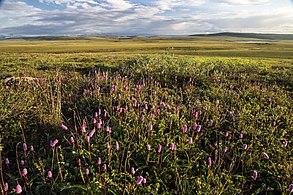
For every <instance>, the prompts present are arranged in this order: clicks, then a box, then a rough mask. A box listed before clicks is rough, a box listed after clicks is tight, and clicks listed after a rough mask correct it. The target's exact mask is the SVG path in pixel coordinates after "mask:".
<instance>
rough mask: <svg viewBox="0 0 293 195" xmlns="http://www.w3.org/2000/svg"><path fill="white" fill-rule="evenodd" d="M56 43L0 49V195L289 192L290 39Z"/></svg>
mask: <svg viewBox="0 0 293 195" xmlns="http://www.w3.org/2000/svg"><path fill="white" fill-rule="evenodd" d="M47 39H52V37H49V38H47ZM60 39H62V40H9V41H0V67H1V72H0V78H1V79H2V81H4V79H5V78H9V77H12V76H16V77H19V78H17V80H15V81H11V82H9V83H2V84H1V85H0V94H1V95H0V128H1V144H2V146H3V148H2V147H1V150H0V152H1V155H0V156H1V158H2V160H1V159H0V165H1V166H0V168H1V170H0V176H1V177H0V183H1V185H0V187H1V188H0V191H1V192H3V191H4V189H5V185H6V183H7V184H8V185H9V187H8V194H13V193H14V190H15V188H16V185H17V184H19V185H20V186H21V187H22V190H23V191H25V192H27V193H34V194H46V193H47V194H54V193H56V194H68V193H72V194H180V193H182V194H229V193H230V194H289V193H290V192H289V190H290V187H289V185H290V184H292V182H293V172H292V166H293V153H292V151H293V150H292V144H293V142H292V139H291V138H292V132H293V129H292V127H293V122H292V119H293V115H292V113H293V107H292V105H293V104H292V103H293V101H292V97H293V96H292V94H293V93H292V92H293V88H292V86H293V75H292V73H293V60H292V55H291V54H292V47H293V46H292V42H290V41H278V42H272V43H269V44H263V43H262V44H259V43H253V44H252V43H238V41H239V39H238V38H229V41H226V40H227V37H224V38H223V37H222V38H220V39H219V38H215V37H150V38H144V37H133V38H127V37H126V38H125V37H120V38H119V37H83V38H82V39H81V38H78V37H77V38H76V37H71V38H70V39H68V40H64V37H62V38H60ZM72 39H74V40H72ZM76 39H78V40H76ZM85 39H86V40H85ZM241 39H242V38H241ZM256 48H257V49H256ZM26 77H33V78H38V79H34V80H28V79H27V78H26ZM100 122H101V124H100V125H98V123H100ZM62 124H65V125H66V126H67V127H68V129H67V130H64V129H62V128H61V125H62ZM151 125H152V126H153V129H152V130H149V128H150V126H151ZM185 126H186V132H185V130H184V129H185ZM199 126H201V129H200V130H199ZM195 127H196V128H195ZM109 128H111V132H109V131H108V130H109ZM93 129H95V132H94V133H93V135H92V137H91V138H89V137H88V138H87V136H89V135H90V134H91V132H93V131H92V130H93ZM71 137H72V138H71ZM190 138H192V143H191V142H190ZM71 139H73V140H74V142H71V141H70V140H71ZM54 140H58V143H57V144H56V145H52V141H54ZM88 140H90V141H89V142H88ZM50 141H51V145H50ZM24 143H25V144H26V145H27V146H28V148H30V146H31V145H33V147H34V151H33V152H31V151H29V149H28V150H25V149H24V147H23V144H24ZM116 143H118V144H119V149H117V148H116ZM171 144H175V145H176V150H173V148H172V147H170V146H171ZM245 144H246V145H247V149H245ZM147 145H149V146H150V150H147ZM159 145H161V146H162V151H160V152H158V147H159ZM265 154H268V156H269V158H268V159H267V158H266V156H265ZM6 158H8V159H9V160H10V163H9V164H6V163H5V159H6ZM99 158H101V164H98V159H99ZM209 158H210V160H211V164H208V163H207V162H208V159H209ZM21 160H23V163H24V164H21ZM104 166H106V167H107V170H104ZM132 167H133V168H134V170H135V173H133V172H132V171H131V170H132ZM25 168H26V169H27V171H28V174H27V175H24V174H23V170H24V169H25ZM87 169H88V171H89V174H88V175H87V173H86V171H87ZM48 171H51V172H52V177H49V176H48V175H47V173H48ZM254 171H256V172H257V173H258V177H257V178H255V179H254V178H253V173H254ZM140 176H142V177H143V178H145V179H146V183H145V184H144V183H143V182H142V183H141V184H137V183H136V181H137V179H138V178H139V177H140ZM3 193H4V192H3Z"/></svg>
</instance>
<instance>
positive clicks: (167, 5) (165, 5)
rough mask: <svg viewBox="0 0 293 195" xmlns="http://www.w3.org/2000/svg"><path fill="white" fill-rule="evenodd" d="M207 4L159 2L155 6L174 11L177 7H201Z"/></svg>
mask: <svg viewBox="0 0 293 195" xmlns="http://www.w3.org/2000/svg"><path fill="white" fill-rule="evenodd" d="M205 2H206V0H184V1H182V0H159V1H157V2H156V3H155V5H156V6H157V7H158V8H159V9H161V10H173V9H174V8H176V7H179V6H180V7H190V6H199V5H202V4H204V3H205Z"/></svg>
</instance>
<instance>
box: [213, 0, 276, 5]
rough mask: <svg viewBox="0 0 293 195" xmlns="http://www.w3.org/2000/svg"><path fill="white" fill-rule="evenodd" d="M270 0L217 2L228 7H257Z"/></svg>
mask: <svg viewBox="0 0 293 195" xmlns="http://www.w3.org/2000/svg"><path fill="white" fill-rule="evenodd" d="M270 1H271V0H218V2H220V3H226V4H230V5H257V4H264V3H268V2H270Z"/></svg>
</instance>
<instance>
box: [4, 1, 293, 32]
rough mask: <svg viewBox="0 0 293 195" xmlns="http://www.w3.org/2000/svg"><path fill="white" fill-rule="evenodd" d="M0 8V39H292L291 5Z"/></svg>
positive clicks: (33, 4)
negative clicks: (227, 35)
mask: <svg viewBox="0 0 293 195" xmlns="http://www.w3.org/2000/svg"><path fill="white" fill-rule="evenodd" d="M0 2H1V4H0V35H12V34H13V35H16V36H19V35H27V36H31V35H89V34H130V35H136V34H142V35H148V34H149V35H190V34H197V33H216V32H227V31H230V32H256V33H293V0H21V1H19V0H4V1H0Z"/></svg>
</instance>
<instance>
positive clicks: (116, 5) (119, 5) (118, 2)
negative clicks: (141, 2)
mask: <svg viewBox="0 0 293 195" xmlns="http://www.w3.org/2000/svg"><path fill="white" fill-rule="evenodd" d="M104 1H105V2H106V3H107V4H108V5H109V6H110V8H112V9H116V10H126V9H130V8H132V7H133V6H134V5H133V4H131V3H130V2H128V1H124V0H104Z"/></svg>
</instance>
